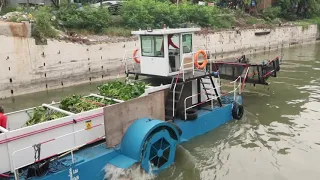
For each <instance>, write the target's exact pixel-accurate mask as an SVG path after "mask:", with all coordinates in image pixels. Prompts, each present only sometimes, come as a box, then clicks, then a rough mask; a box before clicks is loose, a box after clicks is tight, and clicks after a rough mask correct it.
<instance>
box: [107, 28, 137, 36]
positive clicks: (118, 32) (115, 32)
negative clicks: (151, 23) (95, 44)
mask: <svg viewBox="0 0 320 180" xmlns="http://www.w3.org/2000/svg"><path fill="white" fill-rule="evenodd" d="M103 34H105V35H108V36H122V37H129V36H131V30H130V29H125V28H123V27H109V28H105V29H104V30H103Z"/></svg>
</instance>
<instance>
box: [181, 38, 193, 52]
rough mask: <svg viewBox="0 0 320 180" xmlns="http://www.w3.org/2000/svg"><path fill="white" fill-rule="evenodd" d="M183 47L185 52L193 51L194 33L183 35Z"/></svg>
mask: <svg viewBox="0 0 320 180" xmlns="http://www.w3.org/2000/svg"><path fill="white" fill-rule="evenodd" d="M182 47H183V53H191V52H192V34H183V35H182Z"/></svg>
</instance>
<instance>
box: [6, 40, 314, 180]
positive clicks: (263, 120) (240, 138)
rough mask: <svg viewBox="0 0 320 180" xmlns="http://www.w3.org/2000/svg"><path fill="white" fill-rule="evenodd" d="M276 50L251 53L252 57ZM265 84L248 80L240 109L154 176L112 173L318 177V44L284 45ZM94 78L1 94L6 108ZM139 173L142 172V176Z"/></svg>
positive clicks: (192, 178)
mask: <svg viewBox="0 0 320 180" xmlns="http://www.w3.org/2000/svg"><path fill="white" fill-rule="evenodd" d="M278 53H279V52H266V53H262V54H257V55H252V56H251V57H250V58H251V59H254V60H255V61H260V60H263V59H271V58H273V57H275V56H276V55H277V54H278ZM283 53H284V61H283V64H282V66H281V70H280V73H278V76H279V77H277V78H272V79H270V80H269V82H271V84H270V86H268V87H264V86H252V85H247V87H246V90H245V92H244V93H243V98H244V107H245V110H246V112H245V115H244V118H243V119H242V120H240V121H232V122H230V123H228V124H226V125H223V126H221V127H219V128H218V129H217V130H215V131H213V132H210V133H208V134H206V135H203V136H200V137H197V138H195V139H193V140H191V141H189V142H187V143H185V144H183V145H182V146H179V147H178V150H177V154H176V162H175V164H174V165H173V166H172V167H170V168H169V169H168V170H165V171H164V172H163V173H161V174H160V175H159V176H158V177H152V176H146V175H145V174H141V171H140V170H136V171H134V170H133V171H126V172H118V171H114V173H118V174H121V173H122V174H123V173H124V174H127V175H129V176H131V177H132V178H133V179H139V180H140V179H158V180H180V179H181V180H182V179H183V180H198V179H199V180H200V179H201V180H235V179H239V180H257V179H259V180H301V179H306V180H318V179H319V178H320V168H319V163H320V121H319V120H320V44H310V45H305V46H297V47H292V48H289V49H284V51H283ZM96 85H97V83H93V84H87V85H81V86H76V87H72V88H65V89H60V90H54V91H48V92H41V93H35V94H31V95H25V96H19V97H16V98H14V100H13V99H6V100H1V101H0V104H2V105H4V106H5V108H6V110H7V111H14V110H19V109H23V108H27V107H32V106H38V105H41V104H42V103H50V102H51V101H59V100H60V97H62V96H65V95H68V94H70V93H77V94H88V93H90V92H96ZM142 175H143V176H142Z"/></svg>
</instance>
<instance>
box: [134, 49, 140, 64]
mask: <svg viewBox="0 0 320 180" xmlns="http://www.w3.org/2000/svg"><path fill="white" fill-rule="evenodd" d="M138 51H139V49H135V50H134V51H133V60H134V61H135V62H136V63H140V60H139V59H138V58H137V57H136V56H137V52H138Z"/></svg>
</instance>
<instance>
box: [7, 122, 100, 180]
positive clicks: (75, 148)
mask: <svg viewBox="0 0 320 180" xmlns="http://www.w3.org/2000/svg"><path fill="white" fill-rule="evenodd" d="M102 125H104V123H101V124H97V125H94V126H92V127H90V128H85V129H80V130H77V131H74V132H71V133H67V134H64V135H61V136H58V137H55V138H52V139H49V140H46V141H43V142H40V143H38V144H41V145H43V144H46V143H49V142H52V141H55V140H58V139H61V138H65V137H67V136H70V135H75V134H76V133H79V132H82V131H87V130H91V129H93V128H97V127H100V126H102ZM102 127H103V126H102ZM103 128H104V127H103ZM103 137H104V136H102V137H99V138H96V139H95V140H92V141H89V142H87V143H84V144H82V145H79V146H74V147H72V148H70V149H68V150H65V151H63V152H67V153H64V154H62V155H60V156H59V157H61V156H65V155H67V154H69V153H71V159H72V163H74V155H73V151H75V150H77V149H79V148H80V147H83V146H85V145H88V144H91V143H94V142H96V141H98V140H100V139H102V138H103ZM74 143H75V141H74ZM33 147H34V145H31V146H27V147H24V148H22V149H18V150H16V151H14V152H13V153H12V154H11V163H12V166H13V173H14V177H15V180H19V175H18V173H17V170H18V169H20V168H22V167H25V166H28V165H30V164H33V163H29V164H25V165H23V166H19V167H16V166H15V163H14V155H15V154H16V153H18V152H21V151H24V150H27V149H30V148H33ZM63 152H61V153H63ZM50 157H53V156H49V157H46V158H43V159H40V160H38V161H35V162H39V161H42V160H44V159H48V158H50Z"/></svg>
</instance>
